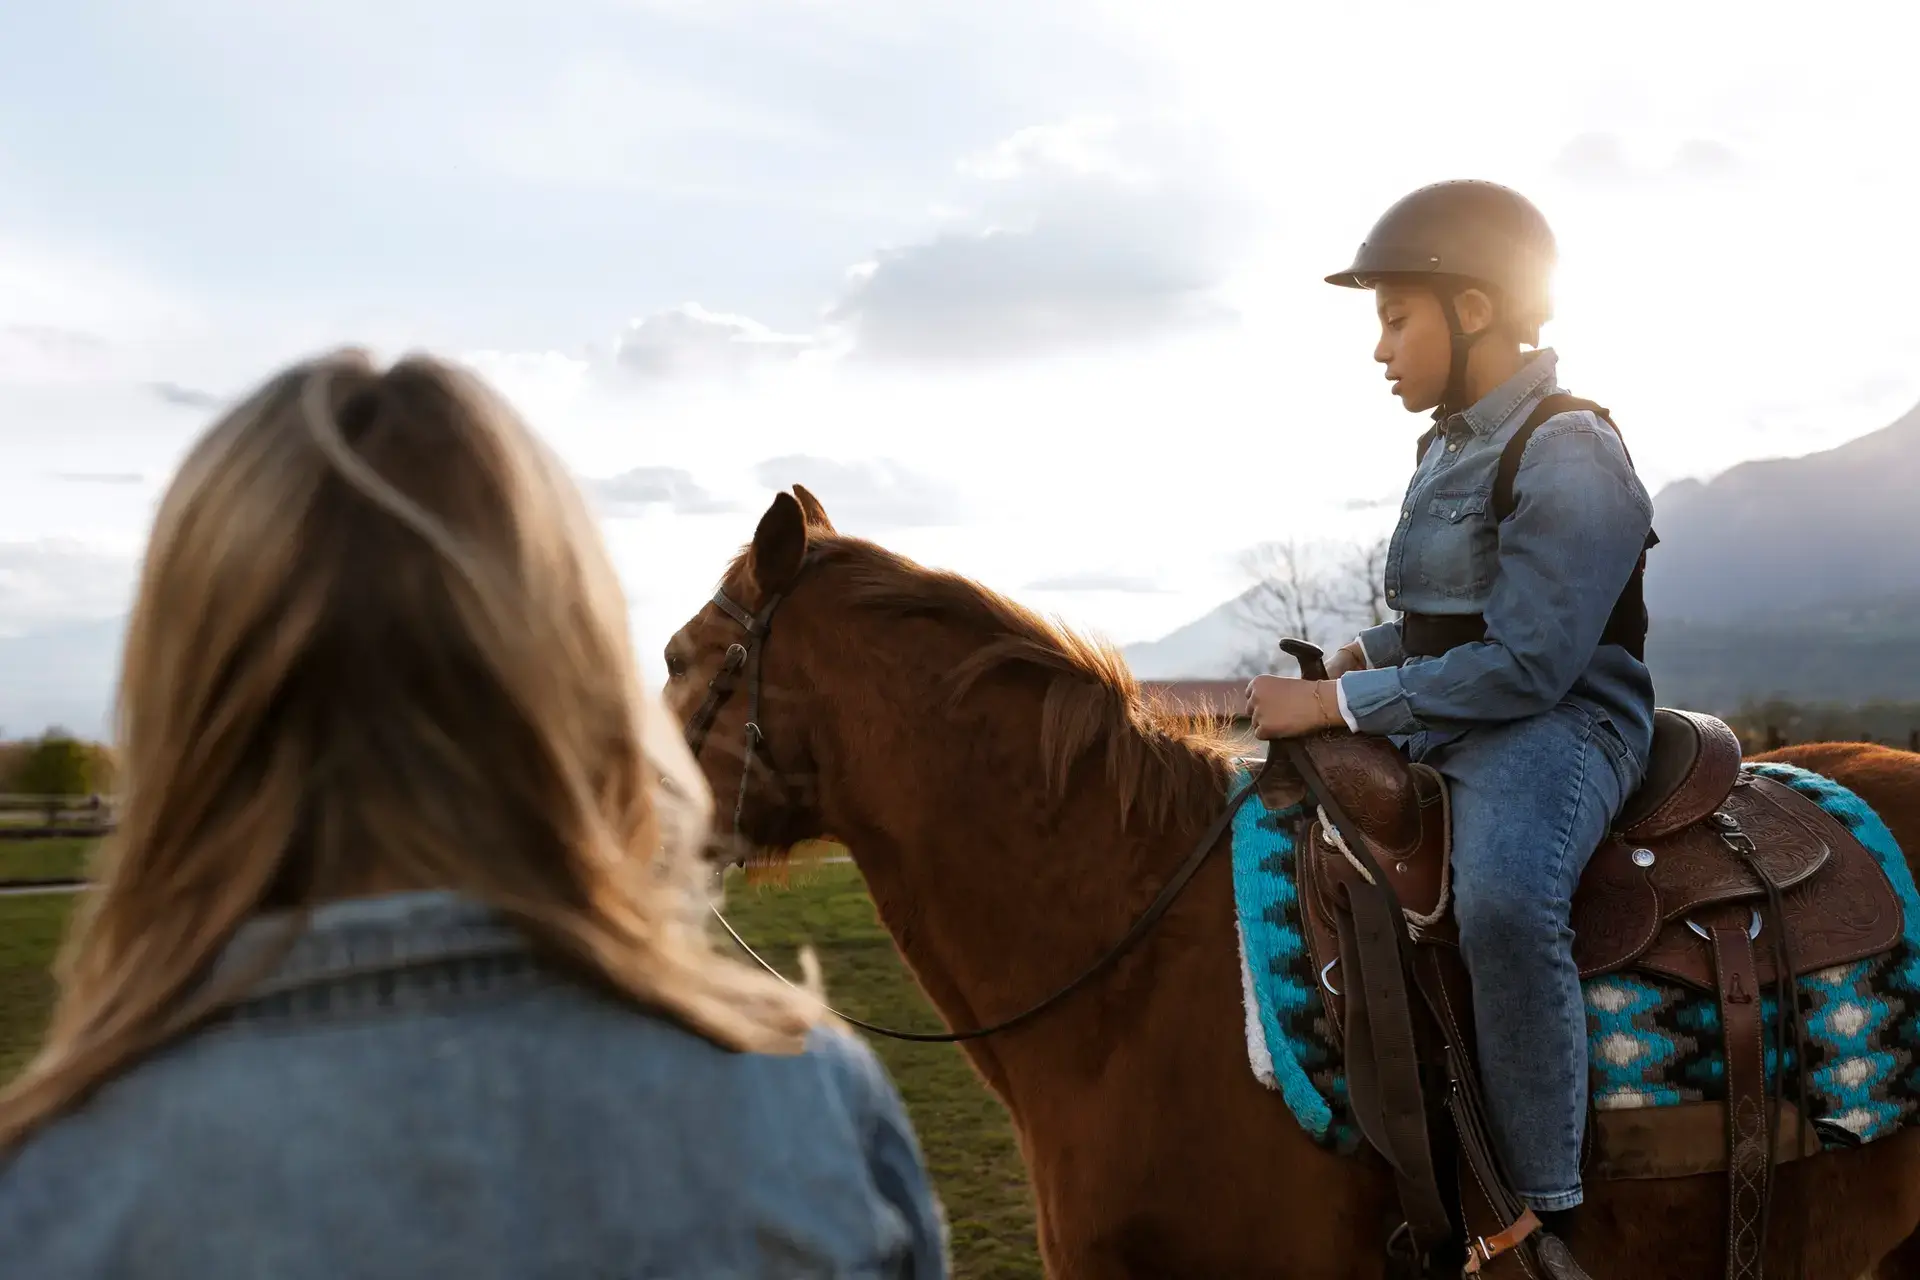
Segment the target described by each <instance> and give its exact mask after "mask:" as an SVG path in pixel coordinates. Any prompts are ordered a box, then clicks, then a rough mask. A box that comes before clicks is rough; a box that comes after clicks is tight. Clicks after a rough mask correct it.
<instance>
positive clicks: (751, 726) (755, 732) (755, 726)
mask: <svg viewBox="0 0 1920 1280" xmlns="http://www.w3.org/2000/svg"><path fill="white" fill-rule="evenodd" d="M782 599H784V595H783V594H782V593H775V594H773V595H770V596H769V597H767V600H766V603H765V604H763V605H761V606H760V611H759V612H758V613H754V612H752V611H751V610H748V609H746V608H743V607H742V606H741V605H739V604H738V603H736V602H735V601H734V600H733V599H731V598H730V597H729V596H728V595H727V593H726V592H725V591H724V590H720V591H715V592H714V593H713V605H714V607H715V608H717V609H719V610H720V612H722V613H724V614H725V615H726V616H727V617H729V618H731V619H732V620H733V621H734V622H736V623H738V624H739V625H740V627H741V628H742V629H743V630H744V631H745V632H746V633H747V634H746V640H745V641H744V642H743V643H735V644H732V645H729V646H728V647H727V655H726V658H725V659H724V660H723V661H722V663H721V664H720V670H719V671H717V672H715V673H714V676H713V679H712V680H710V681H708V682H707V696H706V699H705V700H704V701H703V702H702V703H701V704H700V707H699V709H698V710H696V711H695V712H694V713H693V717H692V719H690V720H688V721H687V747H688V749H689V750H690V751H691V752H692V753H693V757H694V759H695V760H696V761H697V760H698V759H699V758H700V751H701V749H702V748H703V747H704V746H706V742H707V736H708V735H709V734H710V733H711V732H712V731H713V724H714V721H715V719H716V718H718V716H719V714H720V708H721V707H723V706H725V705H726V703H727V701H728V699H730V698H732V697H733V695H734V693H735V692H736V691H737V690H738V688H739V685H740V678H741V673H742V672H745V673H746V681H747V723H746V730H745V732H746V750H745V752H744V753H743V755H742V758H741V764H740V790H739V792H738V793H737V794H736V796H735V798H734V804H733V831H734V834H735V835H736V836H738V835H739V832H740V819H741V815H742V814H743V813H744V812H745V809H746V803H747V788H748V779H749V778H750V777H751V776H752V773H753V768H754V765H755V764H756V763H759V764H760V765H761V767H762V768H764V769H765V770H766V772H767V774H768V776H769V777H770V778H772V779H774V781H775V783H776V785H777V786H779V788H780V790H781V791H782V792H783V793H787V794H788V795H790V792H789V789H788V780H787V779H786V778H785V777H783V775H781V774H780V773H779V772H778V771H777V770H776V769H775V768H774V766H773V764H772V760H771V756H770V755H769V756H766V757H765V758H763V752H764V751H765V747H766V740H767V739H766V733H765V732H764V731H763V729H762V728H761V725H760V679H761V670H760V654H761V647H762V646H763V645H764V644H765V642H766V638H767V635H768V633H769V632H770V631H771V630H772V623H773V613H774V610H775V609H777V608H778V607H779V605H780V601H781V600H782ZM1276 745H1277V744H1276ZM1276 757H1277V753H1275V757H1270V762H1271V759H1272V758H1276ZM1257 785H1258V783H1257V780H1249V781H1247V782H1245V783H1243V784H1242V785H1241V786H1239V787H1238V788H1236V789H1235V790H1234V791H1233V792H1232V793H1231V794H1230V795H1229V796H1228V797H1227V802H1226V806H1225V808H1223V809H1222V810H1221V812H1220V814H1219V816H1218V817H1216V818H1215V819H1214V820H1213V822H1212V824H1211V825H1209V826H1208V827H1207V829H1206V831H1205V833H1204V834H1202V835H1201V837H1200V839H1199V841H1198V842H1197V843H1196V844H1195V845H1194V847H1193V850H1192V851H1191V852H1190V853H1188V854H1187V856H1186V859H1185V860H1184V861H1183V862H1181V864H1180V866H1179V867H1178V868H1177V869H1176V870H1175V871H1174V873H1173V875H1172V876H1171V877H1170V878H1169V879H1168V880H1167V882H1166V883H1165V884H1164V885H1162V886H1161V888H1160V892H1159V893H1158V894H1156V895H1155V896H1154V899H1153V901H1152V902H1151V903H1149V904H1148V905H1147V909H1146V910H1145V911H1144V912H1142V913H1141V915H1140V918H1139V919H1137V920H1135V921H1134V922H1133V927H1132V928H1130V929H1128V930H1127V931H1126V933H1124V934H1123V935H1121V937H1120V940H1119V941H1118V942H1116V943H1114V944H1113V946H1111V947H1109V948H1108V949H1107V950H1106V952H1105V953H1103V954H1102V955H1101V956H1100V958H1099V959H1097V960H1095V961H1094V962H1093V963H1092V964H1090V965H1088V966H1087V967H1086V968H1085V969H1083V970H1082V971H1081V972H1080V974H1079V975H1078V976H1077V977H1075V978H1074V979H1073V980H1072V981H1071V982H1068V983H1067V984H1066V985H1065V986H1062V987H1060V988H1058V989H1057V990H1055V991H1054V992H1053V994H1052V995H1049V996H1047V997H1046V998H1045V999H1043V1000H1041V1001H1039V1002H1038V1003H1036V1004H1033V1005H1030V1006H1028V1007H1027V1008H1025V1009H1023V1010H1021V1011H1020V1012H1019V1013H1016V1014H1014V1015H1013V1016H1012V1017H1010V1018H1002V1019H1001V1020H1000V1021H998V1022H993V1023H989V1024H988V1025H986V1026H984V1027H974V1028H972V1029H971V1030H967V1031H943V1032H927V1031H896V1030H894V1029H893V1028H891V1027H882V1026H877V1025H875V1024H874V1023H871V1022H864V1021H862V1020H861V1019H859V1018H853V1017H849V1016H848V1015H846V1014H844V1013H841V1012H839V1011H838V1010H836V1009H834V1008H832V1007H831V1006H829V1007H828V1008H827V1012H828V1013H831V1014H832V1015H833V1016H834V1017H836V1018H838V1019H839V1020H840V1021H842V1022H845V1023H848V1024H849V1025H851V1026H856V1027H859V1028H860V1029H861V1030H862V1031H869V1032H872V1033H873V1034H874V1035H877V1036H885V1037H886V1038H888V1039H890V1040H905V1041H908V1042H910V1043H915V1044H958V1043H961V1042H962V1041H967V1040H979V1039H982V1038H984V1037H986V1036H991V1035H996V1034H998V1033H999V1032H1002V1031H1011V1030H1012V1029H1013V1028H1015V1027H1018V1026H1021V1025H1023V1024H1025V1023H1027V1022H1030V1021H1032V1020H1033V1019H1035V1018H1037V1017H1039V1016H1040V1015H1041V1014H1042V1013H1045V1012H1046V1011H1047V1010H1049V1009H1051V1008H1053V1007H1054V1006H1055V1005H1057V1004H1059V1003H1060V1002H1061V1001H1063V1000H1065V999H1066V998H1067V997H1068V996H1070V995H1072V994H1073V993H1074V992H1075V991H1078V990H1079V989H1080V988H1081V987H1083V986H1085V985H1086V984H1087V983H1089V982H1091V981H1092V980H1093V979H1094V978H1095V977H1097V976H1099V975H1100V974H1102V973H1104V972H1106V971H1107V970H1108V969H1110V968H1112V967H1113V965H1114V964H1115V963H1116V962H1117V961H1118V960H1119V959H1120V958H1121V957H1122V956H1124V955H1126V954H1127V952H1129V951H1131V950H1132V949H1133V948H1134V946H1135V945H1136V944H1137V943H1138V942H1139V941H1140V939H1141V938H1143V937H1145V936H1146V934H1147V932H1148V931H1149V930H1151V929H1152V928H1153V926H1154V925H1155V924H1157V923H1159V920H1160V917H1162V916H1164V915H1165V914H1166V913H1167V909H1168V908H1170V907H1171V906H1173V903H1174V900H1175V899H1176V898H1178V897H1179V896H1180V892H1181V890H1183V889H1185V888H1186V887H1187V883H1188V882H1189V881H1190V880H1192V879H1193V877H1194V873H1195V872H1197V871H1199V870H1200V866H1201V864H1202V863H1204V862H1205V861H1206V860H1207V856H1208V855H1209V854H1210V853H1212V852H1213V849H1214V846H1215V845H1217V844H1218V843H1219V842H1220V837H1221V836H1222V835H1223V834H1225V832H1226V830H1227V827H1228V825H1229V824H1230V823H1231V822H1232V821H1233V817H1234V815H1235V814H1236V813H1238V812H1239V811H1240V806H1241V805H1243V804H1245V803H1246V802H1247V797H1249V796H1251V795H1252V794H1253V792H1254V788H1255V787H1256V786H1257ZM709 909H710V910H711V911H712V912H713V916H714V919H716V920H718V921H719V922H720V927H721V928H723V929H725V930H726V931H727V935H728V936H729V937H731V938H732V939H733V940H734V942H735V943H737V944H738V945H739V947H740V949H741V950H742V951H745V952H746V953H747V955H749V956H751V957H752V958H753V960H754V962H755V963H756V964H758V965H759V966H760V967H761V968H762V969H765V970H766V971H767V972H768V973H770V974H772V975H773V976H774V977H776V978H778V979H780V981H782V982H784V983H786V984H787V985H788V986H793V985H794V983H793V982H792V980H791V979H789V978H788V977H787V976H786V975H785V974H783V973H781V972H780V971H779V970H778V969H776V968H774V967H773V966H772V965H771V964H769V963H767V961H766V959H765V958H764V957H763V956H761V954H760V953H759V952H757V951H755V950H754V949H753V948H752V947H751V946H749V945H747V941H746V939H744V938H742V937H741V936H740V935H739V933H738V932H736V931H735V929H734V927H733V926H732V925H731V924H729V923H728V922H727V918H726V916H724V915H722V914H721V912H720V908H719V906H718V904H715V905H713V906H711V907H710V908H709Z"/></svg>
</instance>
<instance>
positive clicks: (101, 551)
mask: <svg viewBox="0 0 1920 1280" xmlns="http://www.w3.org/2000/svg"><path fill="white" fill-rule="evenodd" d="M135 569H136V562H135V560H134V557H133V556H132V555H130V554H128V553H127V552H125V551H122V550H117V549H113V548H107V547H100V546H90V545H87V544H85V543H82V542H79V541H76V540H73V539H66V538H40V539H35V540H32V541H21V542H0V635H20V634H23V633H25V632H29V631H33V630H37V629H40V628H43V627H46V626H50V625H53V624H56V623H62V622H72V621H77V620H81V619H90V618H112V617H116V616H118V615H119V614H121V613H124V612H125V611H126V609H127V607H128V606H129V604H131V602H132V598H133V577H134V572H135Z"/></svg>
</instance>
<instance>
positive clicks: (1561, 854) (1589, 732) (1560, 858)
mask: <svg viewBox="0 0 1920 1280" xmlns="http://www.w3.org/2000/svg"><path fill="white" fill-rule="evenodd" d="M1576 709H1577V710H1578V711H1579V713H1580V717H1581V719H1582V720H1584V721H1585V722H1586V733H1585V735H1584V739H1583V741H1582V742H1581V748H1582V749H1581V751H1580V753H1579V755H1580V767H1579V768H1578V769H1577V770H1575V771H1574V777H1573V786H1572V789H1571V790H1570V791H1569V792H1568V794H1567V803H1566V805H1565V807H1564V808H1563V809H1562V811H1561V815H1560V830H1559V833H1558V844H1559V848H1558V849H1557V850H1555V853H1554V864H1553V878H1554V883H1555V886H1556V888H1558V887H1559V886H1560V885H1561V884H1563V883H1564V881H1565V879H1566V873H1567V855H1568V852H1569V850H1571V848H1572V847H1573V831H1574V827H1575V825H1576V824H1575V822H1574V819H1575V818H1576V817H1577V816H1578V814H1579V812H1580V801H1581V797H1582V796H1583V795H1584V794H1585V792H1586V789H1587V767H1588V764H1587V762H1588V760H1589V758H1590V757H1591V755H1592V746H1593V737H1594V733H1595V730H1596V729H1597V727H1598V726H1596V725H1595V724H1594V721H1593V715H1592V713H1591V712H1589V711H1587V710H1586V709H1585V708H1576ZM1566 892H1567V901H1568V902H1569V903H1570V902H1571V901H1572V900H1573V894H1572V891H1571V890H1567V891H1566ZM1581 1035H1582V1037H1583V1039H1584V1036H1585V1027H1584V1026H1583V1027H1582V1029H1581ZM1583 1047H1584V1045H1583ZM1582 1066H1583V1067H1584V1066H1587V1064H1582ZM1587 1069H1589V1070H1590V1069H1591V1068H1590V1067H1588V1068H1587ZM1575 1075H1576V1077H1578V1078H1579V1079H1580V1082H1581V1085H1582V1089H1581V1092H1582V1093H1583V1094H1584V1092H1585V1085H1586V1083H1587V1082H1586V1079H1585V1077H1584V1075H1583V1074H1582V1073H1581V1072H1579V1071H1576V1072H1575ZM1584 1102H1585V1098H1584V1096H1583V1097H1582V1098H1581V1099H1580V1100H1579V1102H1577V1103H1576V1105H1575V1106H1574V1107H1573V1108H1572V1111H1573V1112H1574V1114H1575V1115H1577V1116H1580V1117H1581V1118H1582V1119H1584V1113H1585V1108H1584V1105H1583V1104H1584ZM1578 1126H1579V1121H1578V1120H1575V1121H1573V1122H1570V1124H1569V1127H1568V1128H1567V1129H1566V1130H1565V1131H1564V1136H1565V1137H1566V1139H1567V1140H1569V1141H1571V1142H1572V1143H1573V1144H1574V1146H1575V1147H1576V1148H1578V1146H1579V1145H1580V1130H1579V1127H1578ZM1580 1194H1581V1186H1580V1181H1579V1174H1578V1173H1577V1172H1576V1173H1575V1174H1574V1185H1573V1186H1572V1187H1571V1188H1569V1189H1567V1190H1564V1191H1555V1192H1549V1193H1547V1194H1546V1195H1543V1196H1539V1197H1537V1198H1538V1199H1541V1200H1559V1199H1562V1198H1564V1197H1566V1196H1575V1197H1578V1196H1579V1195H1580Z"/></svg>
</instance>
